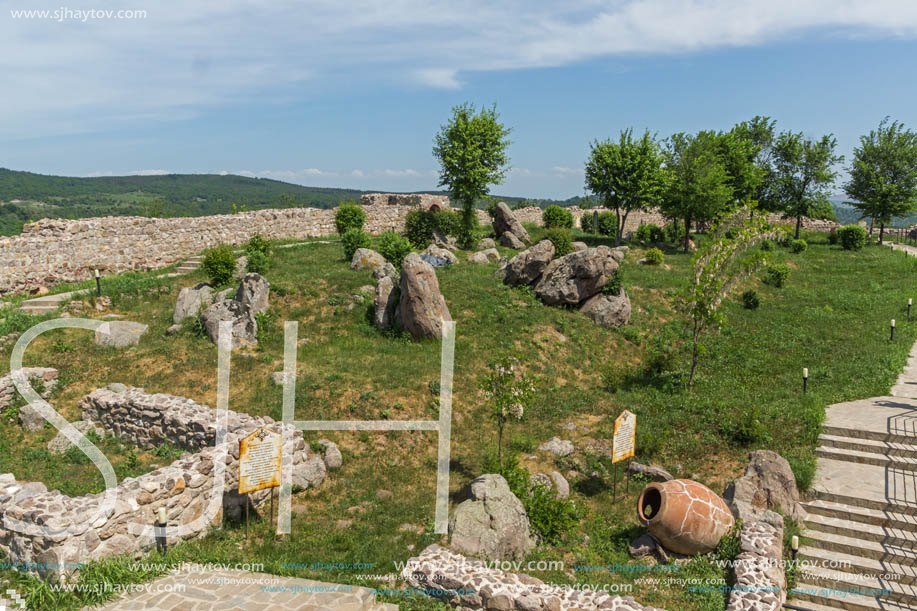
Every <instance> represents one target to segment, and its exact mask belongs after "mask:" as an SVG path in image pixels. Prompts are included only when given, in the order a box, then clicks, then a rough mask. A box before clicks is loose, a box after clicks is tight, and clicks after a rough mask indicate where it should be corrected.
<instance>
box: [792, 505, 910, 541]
mask: <svg viewBox="0 0 917 611" xmlns="http://www.w3.org/2000/svg"><path fill="white" fill-rule="evenodd" d="M805 522H806V528H807V529H811V530H817V531H819V532H824V533H832V534H835V535H841V536H844V537H851V538H853V539H865V540H867V541H875V542H876V543H884V544H886V545H894V546H895V547H900V548H904V549H912V550H917V530H915V529H913V528H911V527H909V528H903V529H902V528H894V527H887V526H873V525H871V524H863V523H861V522H852V521H850V520H845V519H843V518H832V517H828V516H823V515H818V514H810V515H809V516H808V517H806V520H805ZM806 532H807V533H808V532H809V531H806Z"/></svg>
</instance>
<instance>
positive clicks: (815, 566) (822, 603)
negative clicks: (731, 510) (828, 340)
mask: <svg viewBox="0 0 917 611" xmlns="http://www.w3.org/2000/svg"><path fill="white" fill-rule="evenodd" d="M819 441H820V447H819V448H818V450H817V454H818V472H817V475H816V480H815V484H814V486H813V492H814V499H813V500H811V501H809V502H807V503H804V504H803V505H804V507H805V509H806V511H807V512H808V514H809V515H808V518H807V519H806V521H805V528H806V530H805V534H804V542H805V545H804V546H803V547H802V548H801V549H800V550H799V559H800V560H805V561H807V563H808V566H806V567H804V568H801V569H800V573H801V575H800V578H799V583H797V586H796V587H797V591H796V593H795V596H796V598H795V600H794V601H792V604H795V605H798V606H799V607H802V608H807V609H813V610H814V611H828V610H835V609H851V610H854V611H861V610H863V611H865V610H873V609H883V610H888V611H904V610H917V344H915V347H914V349H912V350H911V356H910V358H909V360H908V366H907V368H906V369H905V371H904V372H903V373H902V374H901V376H899V378H898V381H897V383H896V384H895V386H894V387H893V388H892V395H891V396H888V397H874V398H871V399H864V400H861V401H850V402H847V403H838V404H836V405H832V406H830V407H829V408H828V409H827V412H826V417H825V423H824V426H823V429H822V435H821V436H820V437H819Z"/></svg>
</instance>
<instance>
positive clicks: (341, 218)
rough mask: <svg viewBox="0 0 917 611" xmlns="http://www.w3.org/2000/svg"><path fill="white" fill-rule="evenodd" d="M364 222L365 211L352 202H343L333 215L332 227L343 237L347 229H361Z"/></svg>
mask: <svg viewBox="0 0 917 611" xmlns="http://www.w3.org/2000/svg"><path fill="white" fill-rule="evenodd" d="M365 222H366V211H364V210H363V208H362V207H360V205H359V204H355V203H354V202H344V203H343V204H341V205H340V206H339V207H338V209H337V210H336V211H335V213H334V226H335V227H337V230H338V234H340V235H342V236H343V235H344V234H345V233H347V230H348V229H361V230H362V229H363V223H365Z"/></svg>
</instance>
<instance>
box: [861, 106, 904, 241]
mask: <svg viewBox="0 0 917 611" xmlns="http://www.w3.org/2000/svg"><path fill="white" fill-rule="evenodd" d="M844 190H845V191H846V192H847V195H849V196H850V197H852V198H854V199H855V200H857V201H855V202H853V205H854V207H856V208H857V209H858V210H860V212H862V213H863V216H865V217H870V218H872V219H874V220H875V221H876V222H878V223H879V243H880V244H881V243H882V238H883V234H884V233H885V225H887V224H888V223H891V221H892V219H893V218H895V217H899V216H905V215H907V214H908V213H910V212H912V211H913V210H914V209H915V208H917V134H915V133H914V132H912V131H911V130H909V129H905V128H904V125H902V124H901V123H898V122H897V121H892V122H891V123H889V119H888V117H885V118H884V119H882V122H881V123H879V129H877V130H872V131H870V132H869V135H867V136H860V146H858V147H856V148H855V149H854V151H853V165H851V166H850V181H849V182H848V183H847V184H846V185H844Z"/></svg>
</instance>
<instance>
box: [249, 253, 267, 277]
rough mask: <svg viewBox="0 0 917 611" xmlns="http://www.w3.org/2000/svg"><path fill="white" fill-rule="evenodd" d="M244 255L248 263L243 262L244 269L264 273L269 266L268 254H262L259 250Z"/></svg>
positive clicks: (253, 272) (254, 272)
mask: <svg viewBox="0 0 917 611" xmlns="http://www.w3.org/2000/svg"><path fill="white" fill-rule="evenodd" d="M246 257H248V263H246V264H245V271H247V272H249V273H252V274H261V275H264V273H265V272H266V271H267V269H268V268H269V267H270V266H271V258H270V256H268V255H266V254H264V253H263V252H261V251H260V250H256V251H254V252H250V253H248V254H247V255H246Z"/></svg>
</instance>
